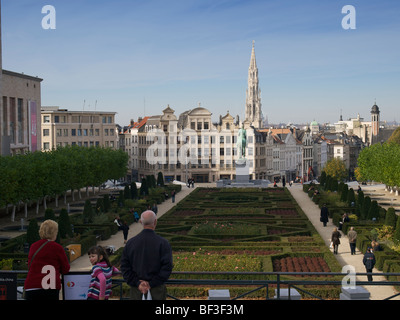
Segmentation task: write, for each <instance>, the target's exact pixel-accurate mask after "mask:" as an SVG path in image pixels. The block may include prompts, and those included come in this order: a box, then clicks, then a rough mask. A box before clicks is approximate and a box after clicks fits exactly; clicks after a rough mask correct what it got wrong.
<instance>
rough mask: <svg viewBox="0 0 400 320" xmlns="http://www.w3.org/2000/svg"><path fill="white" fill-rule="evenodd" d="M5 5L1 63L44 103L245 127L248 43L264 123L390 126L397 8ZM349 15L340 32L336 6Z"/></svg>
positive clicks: (289, 0) (365, 4)
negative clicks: (200, 116) (38, 88)
mask: <svg viewBox="0 0 400 320" xmlns="http://www.w3.org/2000/svg"><path fill="white" fill-rule="evenodd" d="M48 4H49V3H46V1H33V0H20V1H18V2H17V1H13V2H11V1H9V2H5V1H3V3H2V33H3V34H2V42H3V68H4V69H7V70H12V71H15V72H23V73H25V74H29V75H32V76H38V77H40V78H43V79H44V81H43V82H42V105H43V106H49V105H57V106H60V107H62V108H67V109H69V110H74V111H78V110H83V109H84V110H85V111H90V110H92V111H94V110H95V109H96V110H97V111H114V112H117V116H116V122H117V123H118V124H120V125H122V126H124V125H127V124H129V120H130V119H134V120H137V118H138V117H143V116H151V115H156V114H161V113H162V110H163V109H164V108H166V106H167V105H170V106H171V108H172V109H174V110H175V114H177V115H179V114H180V113H182V112H184V111H186V110H188V109H194V108H196V107H197V106H198V104H199V103H201V106H202V107H204V108H207V109H208V110H209V111H210V112H212V114H213V116H212V119H213V120H217V119H218V117H219V115H225V114H226V113H227V111H228V110H229V113H230V114H231V115H233V116H236V115H239V117H240V119H241V120H244V114H245V103H246V89H247V76H248V75H247V73H248V68H249V63H250V55H251V48H252V41H253V40H254V41H255V54H256V60H257V67H258V70H259V85H260V88H261V103H262V113H263V115H264V116H266V117H267V118H268V121H269V123H287V122H293V123H307V122H308V123H309V122H310V121H312V120H316V121H318V122H319V123H326V122H330V123H333V122H335V121H338V120H339V116H340V115H342V116H343V119H347V118H352V117H356V116H357V114H360V116H361V117H363V118H364V119H365V120H369V118H370V110H371V107H372V105H373V104H374V103H375V102H376V103H377V105H378V106H379V107H380V110H381V120H386V121H394V120H396V121H398V120H399V118H396V111H397V110H398V108H399V101H400V99H399V98H400V94H399V90H398V87H399V85H400V77H399V76H400V59H399V58H400V43H399V41H397V39H398V35H399V31H400V21H399V19H398V16H399V14H400V4H397V3H396V2H394V1H388V0H386V1H380V2H376V1H371V0H365V1H350V2H349V3H344V2H342V1H329V2H327V3H320V2H319V1H316V0H310V1H302V2H299V1H294V0H284V1H265V0H264V1H262V0H259V1H234V0H225V1H224V0H221V1H208V0H207V1H199V0H192V1H184V2H182V1H169V2H163V1H153V0H151V1H146V2H145V3H137V2H136V1H124V0H118V1H113V2H110V1H96V2H94V1H83V2H82V1H68V2H62V1H53V2H52V3H51V5H53V6H54V8H55V10H56V15H55V17H56V20H55V21H56V29H54V30H51V29H50V30H46V29H43V28H42V19H43V18H44V17H45V16H46V14H43V13H42V8H43V7H44V6H46V5H48ZM347 4H350V5H352V6H354V8H355V10H356V15H355V17H356V20H355V21H356V29H349V30H346V29H344V28H343V26H342V19H343V18H344V17H345V16H346V14H344V13H342V8H343V7H344V6H345V5H347Z"/></svg>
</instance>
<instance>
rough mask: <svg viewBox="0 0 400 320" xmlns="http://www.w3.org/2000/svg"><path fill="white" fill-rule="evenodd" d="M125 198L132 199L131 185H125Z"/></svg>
mask: <svg viewBox="0 0 400 320" xmlns="http://www.w3.org/2000/svg"><path fill="white" fill-rule="evenodd" d="M124 198H125V199H131V190H129V186H128V185H127V186H125V188H124Z"/></svg>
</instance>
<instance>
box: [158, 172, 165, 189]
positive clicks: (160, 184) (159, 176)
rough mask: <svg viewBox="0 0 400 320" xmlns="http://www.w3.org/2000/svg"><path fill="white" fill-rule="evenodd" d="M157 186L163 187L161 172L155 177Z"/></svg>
mask: <svg viewBox="0 0 400 320" xmlns="http://www.w3.org/2000/svg"><path fill="white" fill-rule="evenodd" d="M157 185H158V186H160V187H164V176H163V174H162V172H161V171H160V172H159V173H158V175H157Z"/></svg>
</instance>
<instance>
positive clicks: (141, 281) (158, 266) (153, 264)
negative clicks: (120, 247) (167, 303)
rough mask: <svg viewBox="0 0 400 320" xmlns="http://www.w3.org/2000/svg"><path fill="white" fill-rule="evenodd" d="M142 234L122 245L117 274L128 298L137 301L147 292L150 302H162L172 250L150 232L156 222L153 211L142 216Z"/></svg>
mask: <svg viewBox="0 0 400 320" xmlns="http://www.w3.org/2000/svg"><path fill="white" fill-rule="evenodd" d="M140 222H141V224H142V225H143V230H142V232H140V233H139V234H138V235H137V236H135V237H133V238H131V239H130V240H129V241H128V242H127V243H126V245H125V248H124V251H123V253H122V258H121V272H122V275H123V277H124V279H125V281H126V282H127V283H128V284H129V285H130V286H131V298H132V299H133V300H141V299H142V295H143V294H144V295H145V296H146V297H147V296H148V291H150V294H151V297H152V299H153V300H165V299H166V298H167V289H166V287H165V285H164V283H165V282H166V281H167V280H168V278H169V276H170V274H171V272H172V249H171V246H170V244H169V242H168V241H167V240H166V239H164V238H163V237H161V236H159V235H157V234H156V233H155V232H154V230H155V228H156V225H157V218H156V215H155V213H154V212H153V211H151V210H147V211H145V212H143V213H142V215H141V218H140Z"/></svg>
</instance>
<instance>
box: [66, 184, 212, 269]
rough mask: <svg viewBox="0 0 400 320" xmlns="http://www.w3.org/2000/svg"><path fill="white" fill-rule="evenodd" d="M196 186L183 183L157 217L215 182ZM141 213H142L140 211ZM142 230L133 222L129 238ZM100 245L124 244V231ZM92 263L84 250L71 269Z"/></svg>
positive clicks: (85, 266) (116, 246)
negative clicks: (197, 190)
mask: <svg viewBox="0 0 400 320" xmlns="http://www.w3.org/2000/svg"><path fill="white" fill-rule="evenodd" d="M194 186H195V187H194V188H188V187H187V186H185V185H182V190H181V191H180V192H178V193H177V194H176V196H175V203H172V200H171V199H168V200H166V201H164V202H163V203H161V204H159V205H157V207H158V213H157V218H160V217H161V216H163V214H164V213H166V212H167V211H168V210H170V209H171V208H172V207H173V206H175V205H176V204H177V203H178V202H179V201H181V200H182V199H184V198H185V197H186V196H187V195H188V194H190V193H191V192H192V191H193V190H195V189H196V188H197V187H215V183H195V184H194ZM139 214H140V213H139ZM141 231H142V225H141V224H140V223H132V224H131V225H130V226H129V233H128V239H130V238H132V237H134V236H135V235H137V234H138V233H140V232H141ZM97 244H98V245H100V246H114V247H115V250H117V249H119V248H121V247H123V246H124V236H123V234H122V231H118V232H117V233H116V234H114V235H112V236H111V237H110V238H109V239H107V240H104V241H98V242H97ZM91 269H92V265H91V264H90V262H89V258H88V255H87V254H86V253H85V252H83V253H82V256H81V257H79V258H77V259H76V260H74V261H72V262H71V271H90V270H91Z"/></svg>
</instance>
